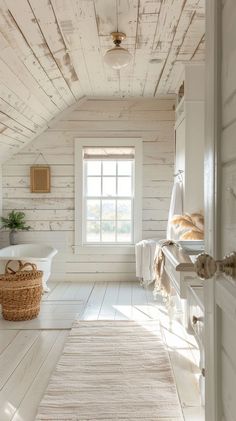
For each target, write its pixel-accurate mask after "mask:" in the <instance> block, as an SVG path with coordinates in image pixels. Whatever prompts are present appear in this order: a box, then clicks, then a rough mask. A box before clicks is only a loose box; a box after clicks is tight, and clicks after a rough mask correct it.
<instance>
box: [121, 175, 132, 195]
mask: <svg viewBox="0 0 236 421" xmlns="http://www.w3.org/2000/svg"><path fill="white" fill-rule="evenodd" d="M118 195H119V196H131V195H132V188H131V177H118Z"/></svg>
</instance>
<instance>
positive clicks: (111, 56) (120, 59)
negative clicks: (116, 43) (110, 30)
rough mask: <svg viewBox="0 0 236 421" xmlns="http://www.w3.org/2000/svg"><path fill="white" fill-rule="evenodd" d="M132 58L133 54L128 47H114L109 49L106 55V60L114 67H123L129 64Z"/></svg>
mask: <svg viewBox="0 0 236 421" xmlns="http://www.w3.org/2000/svg"><path fill="white" fill-rule="evenodd" d="M131 59H132V55H131V54H130V53H129V51H128V50H126V48H122V47H114V48H111V49H110V50H107V51H106V53H105V55H104V61H105V63H106V64H108V66H110V67H112V68H113V69H121V68H122V67H126V66H128V64H129V63H130V61H131Z"/></svg>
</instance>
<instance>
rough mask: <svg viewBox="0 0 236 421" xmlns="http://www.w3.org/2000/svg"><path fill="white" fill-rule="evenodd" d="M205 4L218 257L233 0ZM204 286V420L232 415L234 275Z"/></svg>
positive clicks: (235, 383) (228, 184) (232, 144)
mask: <svg viewBox="0 0 236 421" xmlns="http://www.w3.org/2000/svg"><path fill="white" fill-rule="evenodd" d="M206 6H207V22H206V41H207V47H206V149H205V168H204V169H205V174H204V178H205V214H206V251H207V252H209V253H210V254H212V255H213V257H214V258H215V259H222V258H223V256H224V255H225V254H228V253H230V252H233V251H236V135H235V133H236V71H235V69H236V25H235V22H236V1H235V0H207V1H206ZM221 47H222V48H221ZM204 289H205V320H206V327H205V331H206V336H205V351H206V421H222V420H224V421H233V420H235V414H236V399H235V391H236V280H228V279H226V277H225V276H224V275H223V274H219V275H217V277H215V278H213V279H211V280H209V281H205V283H204Z"/></svg>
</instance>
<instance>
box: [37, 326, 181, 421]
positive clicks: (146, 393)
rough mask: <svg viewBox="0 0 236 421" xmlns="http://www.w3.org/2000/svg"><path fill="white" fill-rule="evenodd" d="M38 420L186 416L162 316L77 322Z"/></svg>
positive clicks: (140, 420) (163, 420) (165, 420)
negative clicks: (165, 341) (161, 328)
mask: <svg viewBox="0 0 236 421" xmlns="http://www.w3.org/2000/svg"><path fill="white" fill-rule="evenodd" d="M36 420H64V421H105V420H106V421H110V420H116V421H117V420H119V421H120V420H122V421H145V420H147V421H154V420H155V421H171V420H172V421H177V420H178V421H180V420H181V421H182V420H183V418H182V412H181V408H180V404H179V400H178V395H177V392H176V388H175V383H174V378H173V374H172V370H171V366H170V362H169V357H168V353H167V351H166V350H165V348H164V345H163V341H162V338H161V335H160V331H159V326H158V322H156V321H150V322H149V321H148V322H140V323H137V322H130V321H80V322H75V323H74V325H73V328H72V330H71V333H70V335H69V337H68V339H67V342H66V344H65V347H64V350H63V354H62V356H61V358H60V360H59V362H58V364H57V366H56V369H55V372H54V374H53V375H52V377H51V380H50V382H49V385H48V388H47V390H46V393H45V395H44V397H43V399H42V401H41V404H40V407H39V411H38V415H37V417H36Z"/></svg>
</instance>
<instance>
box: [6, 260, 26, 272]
mask: <svg viewBox="0 0 236 421" xmlns="http://www.w3.org/2000/svg"><path fill="white" fill-rule="evenodd" d="M12 262H18V265H19V267H18V270H14V269H12V268H10V267H9V265H10V263H12ZM22 266H23V263H22V261H21V260H8V262H7V263H6V266H5V275H7V274H9V273H10V274H14V273H16V272H18V271H19V270H21V268H22Z"/></svg>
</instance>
